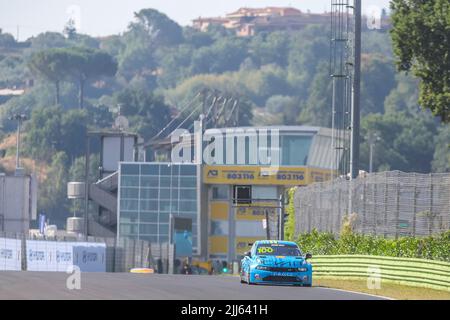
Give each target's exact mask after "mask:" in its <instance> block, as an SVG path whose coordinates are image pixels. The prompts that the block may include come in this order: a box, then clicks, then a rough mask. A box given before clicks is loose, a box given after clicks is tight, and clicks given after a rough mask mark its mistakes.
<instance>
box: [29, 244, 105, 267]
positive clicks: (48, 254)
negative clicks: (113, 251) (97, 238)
mask: <svg viewBox="0 0 450 320" xmlns="http://www.w3.org/2000/svg"><path fill="white" fill-rule="evenodd" d="M26 248H27V249H26V253H27V270H28V271H59V272H66V271H67V270H68V268H69V267H71V266H78V267H79V268H80V270H81V271H88V272H105V271H106V259H105V258H106V257H105V255H106V245H105V244H104V243H89V242H56V241H39V240H27V242H26Z"/></svg>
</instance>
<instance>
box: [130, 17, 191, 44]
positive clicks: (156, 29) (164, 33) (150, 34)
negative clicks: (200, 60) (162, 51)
mask: <svg viewBox="0 0 450 320" xmlns="http://www.w3.org/2000/svg"><path fill="white" fill-rule="evenodd" d="M134 17H135V19H136V22H133V23H131V24H130V27H129V29H130V32H131V33H134V34H141V35H143V36H144V37H147V40H151V41H154V42H155V44H156V45H163V46H171V45H177V44H180V43H181V42H182V41H183V32H182V29H181V27H180V26H179V25H178V24H177V23H176V22H175V21H173V20H172V19H170V18H169V17H168V16H166V15H165V14H164V13H161V12H159V11H158V10H155V9H142V10H140V11H139V12H135V13H134ZM144 40H145V39H144Z"/></svg>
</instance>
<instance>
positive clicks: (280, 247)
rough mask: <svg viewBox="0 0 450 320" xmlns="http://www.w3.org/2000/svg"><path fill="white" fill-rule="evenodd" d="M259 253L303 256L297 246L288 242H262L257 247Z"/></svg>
mask: <svg viewBox="0 0 450 320" xmlns="http://www.w3.org/2000/svg"><path fill="white" fill-rule="evenodd" d="M256 254H257V255H266V256H295V257H297V256H301V255H302V253H301V252H300V250H299V249H298V247H297V246H293V245H286V244H262V245H259V246H258V247H257V248H256Z"/></svg>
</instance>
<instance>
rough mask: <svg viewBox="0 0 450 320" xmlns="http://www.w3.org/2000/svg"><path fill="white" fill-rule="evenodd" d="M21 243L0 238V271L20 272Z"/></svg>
mask: <svg viewBox="0 0 450 320" xmlns="http://www.w3.org/2000/svg"><path fill="white" fill-rule="evenodd" d="M21 253H22V242H21V240H17V239H5V238H0V271H6V270H9V271H20V270H22V254H21Z"/></svg>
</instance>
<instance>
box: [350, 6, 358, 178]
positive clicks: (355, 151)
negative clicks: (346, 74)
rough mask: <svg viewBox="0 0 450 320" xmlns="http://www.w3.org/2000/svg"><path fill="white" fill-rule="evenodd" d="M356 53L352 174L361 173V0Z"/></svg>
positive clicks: (356, 32) (352, 110) (351, 154)
mask: <svg viewBox="0 0 450 320" xmlns="http://www.w3.org/2000/svg"><path fill="white" fill-rule="evenodd" d="M354 16H355V42H354V44H355V54H354V58H355V61H354V76H353V90H352V108H351V115H352V116H351V148H350V174H351V179H355V178H356V177H357V176H358V174H359V125H360V79H361V0H354Z"/></svg>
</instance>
